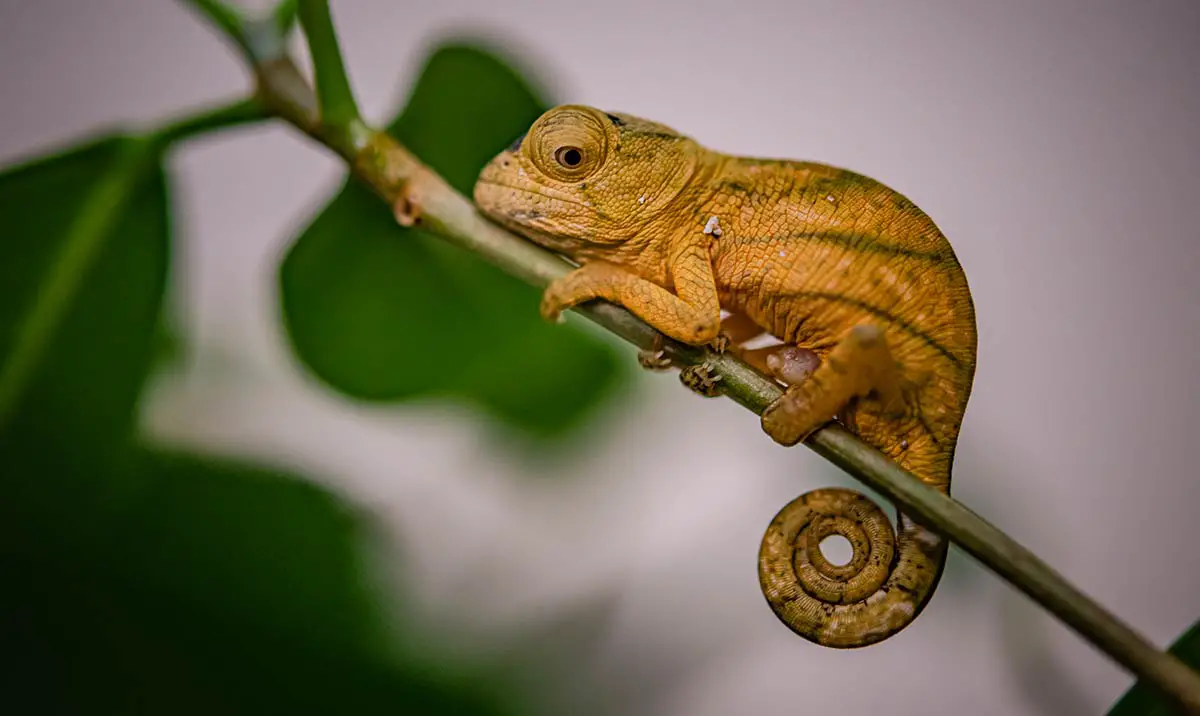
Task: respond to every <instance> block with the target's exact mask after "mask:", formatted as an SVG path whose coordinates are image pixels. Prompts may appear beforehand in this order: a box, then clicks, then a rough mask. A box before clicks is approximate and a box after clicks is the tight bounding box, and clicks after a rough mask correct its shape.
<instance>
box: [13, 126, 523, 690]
mask: <svg viewBox="0 0 1200 716" xmlns="http://www.w3.org/2000/svg"><path fill="white" fill-rule="evenodd" d="M160 149H161V147H158V146H156V145H155V144H154V143H152V142H148V141H145V140H143V139H140V138H133V137H109V138H104V139H100V140H97V141H94V142H91V143H89V144H86V145H84V146H81V147H79V148H76V149H73V150H70V151H67V152H64V153H61V154H57V155H55V156H52V157H49V158H46V159H40V160H36V161H34V162H31V163H29V164H25V165H22V166H20V167H16V168H13V169H10V170H8V171H6V172H4V173H2V174H0V227H2V232H3V233H2V234H0V371H6V370H8V369H9V367H10V366H11V364H12V358H13V356H14V354H15V353H17V352H19V350H18V349H19V346H18V342H19V341H20V342H21V345H23V346H27V345H30V343H29V342H28V341H25V340H23V339H21V338H20V337H21V336H22V335H23V333H22V331H23V326H25V325H27V324H29V323H30V321H29V318H30V316H31V315H33V314H35V313H36V311H35V310H34V309H35V306H38V305H45V302H46V296H48V295H54V293H55V292H56V291H58V290H59V289H61V288H62V286H63V285H65V284H72V285H74V286H75V290H74V291H69V292H66V293H63V294H61V295H63V296H65V297H66V298H65V301H64V303H63V305H64V306H65V310H64V311H63V312H62V313H61V314H59V315H60V317H61V320H58V321H50V322H49V325H52V326H53V327H54V330H53V331H52V332H51V333H50V337H49V340H48V341H47V342H46V343H45V344H44V347H43V350H41V351H38V352H36V353H35V354H34V355H35V357H36V359H37V360H36V362H35V363H34V364H33V365H34V369H33V370H32V371H30V372H29V373H28V375H27V376H26V377H25V379H23V380H21V381H19V383H20V385H21V386H22V390H21V391H20V393H19V395H20V399H19V401H17V402H16V403H15V404H13V405H12V406H11V407H12V409H11V410H10V411H8V413H7V416H8V419H7V421H6V422H4V423H3V424H2V425H0V495H2V496H3V497H2V498H0V574H3V575H4V578H3V580H0V583H2V584H3V588H0V635H2V636H0V639H2V641H0V643H2V644H3V649H4V653H3V656H2V657H0V658H2V659H3V663H4V664H5V666H4V669H2V670H0V711H2V712H4V713H121V714H126V713H204V714H211V713H264V712H271V713H275V712H287V713H295V712H302V713H343V712H345V713H363V712H372V711H386V712H387V713H400V714H408V713H420V714H457V713H462V714H491V713H502V712H505V711H504V710H503V709H501V707H499V706H498V705H497V704H498V703H499V702H498V700H497V699H498V696H497V695H496V694H495V693H492V692H491V690H490V689H486V688H485V687H484V686H483V685H482V684H481V682H479V681H478V680H477V679H474V678H468V677H467V676H466V675H456V674H453V673H448V672H446V670H445V668H443V667H434V666H431V665H428V664H422V663H414V662H413V661H412V660H411V657H404V658H401V657H398V656H396V654H397V653H399V652H401V651H402V648H401V647H402V645H403V635H398V634H395V633H393V632H392V631H391V628H390V627H389V626H388V625H387V624H386V621H385V619H384V616H383V613H382V609H381V608H380V605H379V603H378V599H379V598H380V597H381V596H382V595H378V594H375V593H374V592H373V591H372V590H371V589H370V588H369V584H370V580H369V578H368V577H367V576H366V574H367V572H366V566H365V565H364V564H363V563H362V554H363V551H364V544H363V542H364V536H365V535H364V528H365V525H366V521H365V520H364V519H363V516H362V515H360V514H358V513H356V512H354V511H351V510H350V509H348V508H347V507H346V506H345V505H343V504H341V503H340V501H339V500H337V499H335V498H334V497H333V496H331V495H330V494H328V493H327V492H326V491H324V490H322V489H320V488H318V487H316V486H315V485H313V484H311V483H310V482H308V481H305V480H301V479H298V478H295V477H292V476H289V475H285V474H281V473H279V472H277V471H273V470H269V469H263V468H255V467H251V466H247V465H242V464H238V463H234V462H229V461H215V460H213V459H211V458H207V457H202V456H197V455H186V454H178V453H171V452H166V451H163V450H161V449H157V448H152V447H147V446H146V445H145V444H144V441H142V440H141V438H140V437H139V435H138V434H137V430H136V427H137V420H136V419H137V413H138V411H137V408H138V405H139V402H140V399H141V397H142V391H143V390H144V387H145V384H146V378H147V376H148V374H149V373H150V371H151V370H152V367H153V366H154V365H156V364H157V363H158V362H160V361H161V360H163V356H164V339H165V338H167V337H169V336H171V335H172V332H171V331H170V330H169V329H168V328H167V327H166V326H164V323H163V321H162V319H161V312H162V303H163V295H164V292H165V290H166V284H167V268H168V263H169V255H170V251H171V239H172V237H171V222H170V200H169V197H170V191H169V182H168V177H167V176H166V174H165V172H164V171H163V168H162V164H161V161H162V157H161V156H160V154H159V151H160ZM114 187H116V189H114ZM96 197H100V198H101V199H100V200H99V201H97V199H96ZM89 202H90V203H89ZM89 205H90V206H92V207H93V209H95V210H93V211H90V212H86V211H85V209H84V207H87V206H89ZM81 217H83V218H82V219H81ZM89 244H90V245H92V246H95V247H96V250H95V251H94V252H92V253H91V254H90V255H88V254H87V252H83V253H80V252H78V251H76V249H78V247H79V246H84V245H89ZM70 256H75V257H76V258H78V257H79V256H84V257H85V258H84V259H83V260H78V261H76V260H75V259H70V258H67V257H70ZM64 260H65V261H66V262H67V263H72V262H75V265H77V266H79V267H80V268H81V270H80V271H79V272H77V273H76V274H75V276H76V278H77V280H74V281H72V280H64V279H63V276H64V274H63V273H62V272H61V271H58V269H59V268H60V267H61V266H62V265H63V263H64ZM418 308H419V307H418ZM0 374H2V373H0Z"/></svg>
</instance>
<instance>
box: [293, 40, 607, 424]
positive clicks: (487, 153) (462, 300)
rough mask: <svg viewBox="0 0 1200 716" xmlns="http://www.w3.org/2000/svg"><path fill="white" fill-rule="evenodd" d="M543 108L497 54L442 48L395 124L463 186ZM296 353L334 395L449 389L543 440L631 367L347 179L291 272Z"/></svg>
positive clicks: (300, 246) (388, 397)
mask: <svg viewBox="0 0 1200 716" xmlns="http://www.w3.org/2000/svg"><path fill="white" fill-rule="evenodd" d="M545 107H546V103H545V102H544V101H543V100H541V99H540V98H539V97H538V96H537V94H536V93H535V91H534V90H532V89H531V88H530V87H529V86H528V84H527V83H526V82H525V81H524V80H522V79H521V78H520V77H518V76H517V75H516V74H514V72H513V71H512V70H511V69H510V68H509V67H507V66H506V65H505V64H504V63H502V62H501V61H500V60H499V59H497V58H495V57H493V56H492V55H490V54H488V53H486V52H483V51H480V50H477V49H474V48H471V47H466V46H459V45H449V46H443V47H442V48H440V49H438V50H437V51H436V52H435V53H434V54H433V55H432V57H431V58H430V59H429V61H428V63H427V64H426V66H425V68H424V71H423V72H422V74H421V76H420V78H419V80H418V81H417V83H416V86H415V87H414V89H413V91H412V94H411V97H410V98H409V102H408V104H407V106H406V107H405V109H404V112H403V113H402V114H401V116H400V117H399V118H398V119H397V120H396V121H395V122H393V124H392V125H391V126H390V127H389V130H390V131H391V132H392V133H393V134H394V136H395V137H396V138H397V139H399V140H400V141H401V142H402V143H404V144H405V145H406V146H408V147H409V148H410V149H412V150H413V151H414V152H415V153H416V154H417V155H418V156H420V158H421V159H422V160H423V161H425V162H426V163H428V164H429V165H430V166H432V167H433V168H434V169H435V170H437V171H438V172H439V173H441V174H442V176H444V177H445V178H446V179H447V180H448V181H449V182H450V183H451V184H452V185H453V186H454V187H455V188H456V189H458V190H459V191H461V192H464V193H466V194H468V195H469V194H470V191H471V187H472V185H473V184H474V182H475V178H476V176H477V175H478V173H479V170H480V169H481V168H482V167H483V165H484V164H485V163H486V162H487V161H488V160H490V159H491V158H492V157H493V156H494V155H495V154H496V153H497V152H499V151H500V150H501V149H503V148H504V147H505V146H507V145H508V144H510V143H511V142H512V140H513V139H514V138H515V137H516V136H517V135H519V134H520V133H522V132H523V131H525V130H526V129H527V128H528V126H529V125H530V124H531V123H532V122H533V120H534V119H536V118H537V117H538V115H539V114H541V112H542V111H544V109H545ZM281 286H282V303H283V311H284V316H285V321H286V324H287V327H288V330H289V334H290V336H291V340H292V343H293V347H294V348H295V350H296V353H297V355H298V356H299V357H300V358H301V360H302V361H304V363H305V364H306V365H307V366H308V367H309V368H310V369H311V370H312V371H313V372H314V373H315V374H316V375H317V376H319V377H320V378H321V379H322V380H324V381H326V382H327V383H329V384H330V385H332V386H333V387H335V388H336V389H338V390H340V391H342V392H345V393H347V394H349V395H352V396H355V397H357V398H360V399H365V400H379V401H394V400H401V399H406V398H413V397H416V396H427V395H438V396H444V397H447V398H461V399H465V400H467V401H469V402H471V403H473V404H476V405H479V406H481V407H484V408H486V409H488V410H489V411H491V412H492V414H494V415H495V416H496V417H497V418H499V419H500V420H502V421H504V422H505V423H507V424H509V425H513V426H516V427H518V428H522V429H524V430H526V431H528V432H530V433H532V434H535V435H558V434H562V433H564V432H565V431H567V430H569V429H571V428H573V427H575V426H577V425H579V424H580V422H581V421H582V420H583V419H584V418H586V417H587V416H588V415H589V414H590V410H591V409H592V408H593V407H594V406H595V405H596V404H597V403H598V402H599V401H600V400H601V399H602V398H603V397H604V396H605V395H606V394H607V393H608V392H609V391H610V390H611V389H612V388H613V387H614V385H615V384H616V381H617V380H618V379H619V378H620V377H621V375H622V373H623V372H624V371H625V370H627V367H626V363H627V362H628V361H627V360H626V359H625V358H624V357H622V356H619V355H617V354H616V353H615V351H614V350H613V349H612V348H611V347H610V346H609V345H608V344H607V343H606V342H604V341H602V340H600V339H598V338H596V337H594V336H593V335H591V334H589V333H587V332H585V331H584V330H581V329H580V328H578V327H576V326H571V325H565V326H564V325H552V324H549V323H547V322H545V321H544V320H542V319H541V317H540V316H539V315H538V302H539V299H540V292H539V291H538V290H537V289H535V288H532V287H530V286H528V285H527V284H524V283H522V282H521V281H519V280H517V279H515V278H513V277H511V276H509V275H507V274H505V273H504V272H502V271H501V270H499V269H497V268H495V267H493V266H491V265H490V264H487V263H485V262H484V261H482V260H480V259H479V258H477V257H475V256H472V255H469V254H467V253H466V252H464V251H461V250H460V249H458V248H456V247H453V246H450V245H449V244H447V243H446V242H444V241H442V240H441V239H438V238H436V237H433V236H429V235H427V234H425V233H423V232H421V231H417V230H410V229H403V228H401V227H399V226H397V225H396V223H395V221H394V220H393V219H392V216H391V214H390V212H389V211H388V209H387V207H386V206H384V205H383V204H382V203H381V202H380V201H379V200H378V199H377V198H376V197H374V196H373V195H372V194H370V193H369V192H368V191H367V190H366V189H364V188H363V187H362V186H361V185H359V184H358V183H356V182H349V183H347V184H346V186H344V187H343V189H342V190H341V192H340V193H339V194H338V195H337V197H335V198H334V199H333V201H332V202H331V203H330V204H329V205H328V206H327V207H326V208H325V209H324V210H323V211H322V212H321V213H320V214H319V215H318V216H317V217H316V219H315V220H314V221H313V222H312V224H311V225H310V226H309V227H308V228H307V229H305V231H304V232H303V233H302V234H301V235H300V237H299V238H298V239H297V241H296V243H295V245H294V246H293V247H292V249H291V251H290V252H289V254H288V256H287V258H286V259H285V261H284V263H283V267H282V270H281Z"/></svg>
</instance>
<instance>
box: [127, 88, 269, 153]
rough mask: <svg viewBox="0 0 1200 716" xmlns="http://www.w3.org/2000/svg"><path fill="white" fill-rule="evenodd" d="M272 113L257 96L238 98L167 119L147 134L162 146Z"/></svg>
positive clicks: (264, 117)
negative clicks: (168, 120)
mask: <svg viewBox="0 0 1200 716" xmlns="http://www.w3.org/2000/svg"><path fill="white" fill-rule="evenodd" d="M273 116H274V115H272V114H271V113H270V112H269V111H268V110H267V107H266V106H265V105H264V104H263V103H262V102H260V101H259V100H257V99H254V98H250V99H242V100H238V101H235V102H231V103H229V104H223V105H219V106H217V107H214V108H212V109H208V110H203V111H201V112H198V113H195V114H190V115H187V116H184V117H181V118H179V119H176V120H173V121H170V122H167V123H165V124H163V125H162V126H160V127H159V128H157V129H155V130H153V131H152V132H150V135H149V136H151V137H152V138H153V139H154V140H155V141H156V142H158V143H159V145H160V146H166V145H168V144H173V143H175V142H181V141H185V140H187V139H191V138H192V137H196V136H199V135H202V134H208V133H209V132H215V131H219V130H222V129H229V128H232V127H238V126H241V125H244V124H253V123H255V122H261V121H263V120H266V119H271V118H272V117H273Z"/></svg>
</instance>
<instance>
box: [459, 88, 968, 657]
mask: <svg viewBox="0 0 1200 716" xmlns="http://www.w3.org/2000/svg"><path fill="white" fill-rule="evenodd" d="M474 199H475V202H476V204H477V205H478V207H479V208H480V210H481V211H482V212H483V213H484V214H485V215H486V216H488V217H489V218H491V219H492V220H494V221H496V222H498V223H500V224H502V225H504V226H506V227H508V228H509V229H511V230H513V231H515V232H517V233H519V234H522V235H523V236H525V237H527V238H529V239H530V240H532V241H534V242H536V243H538V244H540V245H542V246H544V247H546V248H549V249H551V250H553V251H556V252H558V253H560V254H563V255H565V256H567V257H569V258H571V259H573V260H574V261H575V263H577V264H578V265H579V268H577V269H575V270H574V271H572V272H571V273H570V274H568V275H566V276H564V277H563V278H561V279H558V280H556V281H554V282H553V283H552V284H551V285H550V286H549V287H548V288H547V289H546V291H545V293H544V294H543V299H542V304H541V313H542V315H543V316H545V317H546V318H548V319H555V320H556V319H558V317H559V315H560V314H561V312H562V311H563V310H565V309H567V308H570V307H571V306H574V305H577V304H579V303H582V302H585V301H589V300H592V299H604V300H607V301H611V302H613V303H616V304H618V305H621V306H624V307H625V308H627V309H628V310H630V311H631V312H633V313H634V314H635V315H637V316H639V317H640V318H642V319H643V320H644V321H646V322H647V323H649V324H650V325H651V326H653V327H654V328H656V329H658V330H659V331H660V332H662V333H663V334H665V335H667V336H669V337H671V338H674V339H676V340H679V341H682V342H685V343H688V344H691V345H710V346H712V347H714V348H715V349H716V350H728V351H730V352H731V353H733V354H734V355H736V356H738V357H740V358H741V359H743V360H744V361H746V362H747V363H749V364H750V365H752V366H754V367H756V368H758V369H759V370H761V371H762V372H764V373H765V374H767V375H769V376H772V377H774V378H775V379H776V380H778V381H779V382H781V383H783V384H784V385H786V386H787V387H786V391H785V393H784V395H783V397H781V398H780V399H779V400H778V401H777V402H775V403H774V404H773V405H771V406H769V407H768V408H767V410H766V411H765V412H764V413H763V415H762V427H763V429H764V431H765V432H766V433H767V434H768V435H769V436H770V437H771V438H772V439H774V440H775V441H776V442H778V443H780V444H783V445H794V444H796V443H798V442H800V441H802V440H803V439H804V438H805V437H807V436H808V435H809V434H810V433H812V432H813V431H815V430H816V429H817V428H819V427H821V426H822V425H823V424H825V423H826V422H828V421H830V420H835V419H836V420H839V421H840V422H842V423H843V424H844V425H845V426H846V427H847V428H849V429H850V430H852V431H853V432H855V433H856V434H857V435H858V436H859V437H860V438H862V439H863V440H864V441H865V442H867V443H869V444H870V445H873V446H874V447H876V448H878V449H879V450H881V451H882V452H883V453H884V454H886V455H887V456H888V457H890V458H892V459H893V460H895V461H897V462H898V463H899V464H900V465H901V466H903V467H904V468H906V469H908V470H909V471H911V472H912V473H913V474H915V475H917V476H918V477H919V478H920V479H921V480H923V481H924V482H926V483H927V484H929V485H931V486H933V487H934V488H936V489H938V490H941V491H943V492H949V489H950V469H951V463H952V462H953V459H954V450H955V445H956V443H957V440H958V434H959V426H960V423H961V422H962V418H963V414H964V411H965V410H966V404H967V398H968V396H969V394H970V391H971V384H972V381H973V379H974V373H975V351H976V331H975V311H974V306H973V303H972V299H971V294H970V291H969V290H968V287H967V281H966V277H965V275H964V274H963V271H962V268H961V267H960V265H959V262H958V259H957V257H956V256H955V254H954V251H953V250H952V249H951V247H950V244H949V243H948V242H947V240H946V239H945V237H944V236H943V235H942V233H941V232H940V231H939V230H938V228H937V227H936V226H935V225H934V223H933V221H932V220H931V219H930V218H929V217H928V216H926V215H925V213H924V212H922V211H921V210H920V209H918V208H917V207H916V206H915V205H914V204H913V203H912V202H911V201H909V200H908V199H906V198H905V197H903V196H901V195H900V194H898V193H897V192H895V191H893V190H891V189H890V188H888V187H886V186H884V185H883V184H881V183H879V182H876V181H874V180H872V179H869V178H867V177H864V176H861V175H858V174H854V173H852V172H849V171H845V170H842V169H838V168H835V167H831V166H827V165H824V164H817V163H811V162H801V161H784V160H770V159H751V158H745V157H738V156H732V155H729V154H723V153H720V152H717V151H713V150H710V149H707V148H705V147H703V146H701V145H700V144H698V143H697V142H696V141H694V140H693V139H691V138H690V137H687V136H684V135H682V134H680V133H678V132H676V131H674V130H673V129H671V128H669V127H666V126H663V125H661V124H658V123H656V122H652V121H648V120H644V119H640V118H637V117H634V116H630V115H626V114H618V113H608V112H603V111H600V110H597V109H594V108H591V107H586V106H581V105H564V106H560V107H556V108H554V109H551V110H550V111H548V112H546V113H545V114H543V115H542V116H541V117H539V118H538V119H537V121H536V122H534V124H533V125H532V126H531V127H530V129H529V131H528V132H527V133H526V134H525V135H523V136H522V137H521V138H519V139H517V141H516V142H515V143H514V144H513V145H512V146H511V147H509V148H508V149H507V150H505V151H503V152H501V153H500V154H499V155H498V156H496V157H495V159H493V160H492V161H491V162H490V163H489V164H488V165H487V166H486V167H485V168H484V169H483V171H482V173H481V174H480V176H479V180H478V182H477V183H476V185H475V189H474ZM722 310H724V311H726V312H727V313H728V314H729V315H728V317H727V318H725V319H722ZM763 334H769V335H770V336H773V337H774V338H775V339H777V340H778V341H779V342H780V343H779V344H777V345H773V346H768V347H765V348H755V349H748V348H745V347H744V346H743V344H745V343H746V342H748V341H750V340H752V339H755V338H759V337H761V336H762V335H763ZM658 367H665V366H658ZM833 534H839V535H842V536H843V537H845V538H846V539H848V540H849V541H850V544H851V546H852V547H853V555H852V557H851V559H850V561H849V562H848V563H847V564H844V565H835V564H833V563H832V562H830V561H828V560H827V559H826V558H825V556H824V555H823V554H822V552H821V550H820V547H819V545H820V543H821V541H822V540H823V539H825V538H826V537H828V536H830V535H833ZM947 547H948V545H947V543H946V541H945V540H944V539H943V538H942V537H940V536H939V535H937V534H936V533H934V532H932V531H930V530H928V529H926V528H924V527H922V526H921V525H919V524H917V523H916V522H914V521H913V520H911V519H910V518H908V517H907V516H905V515H903V514H898V515H897V528H896V529H895V530H893V527H892V524H891V522H890V521H889V520H888V518H887V515H886V514H885V513H884V512H883V511H882V510H881V509H880V508H879V507H878V506H877V505H876V504H875V503H874V502H872V501H870V500H869V499H868V498H867V497H866V496H865V495H862V494H861V493H859V492H856V491H854V490H848V489H842V488H833V489H820V490H814V491H812V492H808V493H805V494H803V495H801V496H800V497H798V498H797V499H795V500H793V501H792V502H791V503H789V504H788V505H787V506H785V507H784V508H783V509H782V510H781V511H780V512H779V513H778V514H777V515H776V516H775V518H774V520H773V521H772V522H771V524H770V526H769V528H768V530H767V532H766V534H765V535H764V537H763V541H762V544H761V547H760V551H759V582H760V585H761V587H762V590H763V593H764V595H765V596H766V598H767V602H768V603H769V604H770V606H771V608H772V610H773V611H774V612H775V614H776V615H777V616H778V617H779V618H780V619H781V620H782V621H783V622H784V623H785V624H786V625H787V626H788V627H790V628H791V629H792V630H793V631H795V632H796V633H798V634H800V635H801V636H803V637H805V638H806V639H809V640H810V641H813V642H816V643H818V644H822V645H825V646H830V647H839V648H850V647H861V646H866V645H869V644H874V643H877V642H879V641H882V640H883V639H886V638H888V637H889V636H891V635H893V634H895V633H896V632H898V631H900V630H901V629H903V628H904V627H905V626H907V625H908V624H910V623H911V622H912V621H913V620H914V619H915V618H916V617H917V615H918V614H919V613H920V611H921V610H922V609H923V607H924V606H925V604H926V603H927V602H928V600H929V598H930V597H931V595H932V594H933V591H934V589H935V588H936V586H937V583H938V580H939V579H940V576H941V573H942V568H943V566H944V564H945V559H946V552H947Z"/></svg>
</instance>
